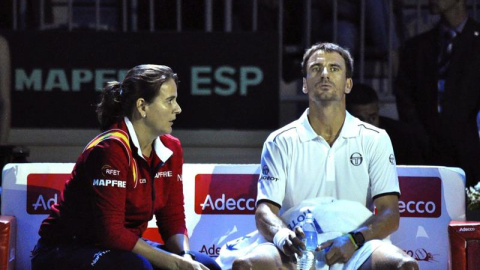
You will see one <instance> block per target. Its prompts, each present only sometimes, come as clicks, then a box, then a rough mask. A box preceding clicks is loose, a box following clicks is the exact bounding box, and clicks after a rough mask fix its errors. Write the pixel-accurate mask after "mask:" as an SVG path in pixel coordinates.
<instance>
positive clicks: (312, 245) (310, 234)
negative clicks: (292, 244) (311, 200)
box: [297, 213, 318, 270]
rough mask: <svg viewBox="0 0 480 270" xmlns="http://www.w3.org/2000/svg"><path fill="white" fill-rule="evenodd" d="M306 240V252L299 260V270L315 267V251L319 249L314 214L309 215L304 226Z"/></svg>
mask: <svg viewBox="0 0 480 270" xmlns="http://www.w3.org/2000/svg"><path fill="white" fill-rule="evenodd" d="M302 229H303V233H305V238H303V239H302V240H303V243H304V244H305V247H306V248H305V250H304V251H303V253H302V256H301V257H300V258H298V260H297V270H309V269H311V268H312V266H313V265H315V254H314V252H315V249H316V248H317V244H318V242H317V241H318V240H317V230H315V224H313V215H312V213H307V215H306V219H305V223H304V224H303V226H302Z"/></svg>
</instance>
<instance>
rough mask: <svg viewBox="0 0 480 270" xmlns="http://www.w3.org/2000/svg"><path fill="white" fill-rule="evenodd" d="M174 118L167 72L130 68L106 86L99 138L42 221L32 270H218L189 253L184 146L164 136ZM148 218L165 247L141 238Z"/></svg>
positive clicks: (173, 85) (173, 81)
mask: <svg viewBox="0 0 480 270" xmlns="http://www.w3.org/2000/svg"><path fill="white" fill-rule="evenodd" d="M180 112H181V108H180V106H179V105H178V103H177V75H176V74H175V73H173V71H172V70H171V69H170V68H169V67H167V66H160V65H140V66H136V67H134V68H133V69H131V70H130V71H129V72H128V73H127V75H126V77H125V79H124V80H123V82H122V83H119V82H111V83H109V84H108V85H107V86H106V87H105V89H104V90H103V94H102V100H101V102H100V103H99V104H98V105H97V114H98V119H99V121H100V125H101V128H102V130H103V131H104V132H103V133H101V134H100V135H98V136H97V137H96V138H94V139H93V140H92V141H91V142H90V143H89V144H88V145H87V146H86V147H85V149H84V151H83V153H82V154H81V155H80V157H79V158H78V160H77V163H76V164H75V167H74V169H73V172H72V174H71V177H70V179H69V180H68V181H67V182H66V185H65V190H64V192H63V196H62V198H61V199H60V202H59V204H57V205H54V206H52V212H51V214H50V216H49V217H48V218H47V219H45V220H44V221H43V223H42V225H41V227H40V230H39V234H40V236H41V238H40V240H39V241H38V244H37V246H36V247H35V250H34V251H33V258H32V269H68V270H73V269H207V267H206V266H208V267H209V268H211V269H220V268H219V267H218V265H217V264H216V263H215V261H214V260H213V259H211V258H210V257H208V256H207V255H205V254H202V253H199V252H192V251H189V244H188V236H187V235H188V234H187V228H186V225H185V214H184V202H183V189H182V181H178V179H181V175H182V165H183V154H182V148H181V146H180V142H179V140H178V139H176V138H175V137H173V136H171V135H168V134H169V133H171V132H172V125H173V122H174V120H175V118H176V117H177V115H178V114H179V113H180ZM153 215H155V218H156V222H157V226H158V229H159V232H160V234H161V236H162V239H164V240H165V245H162V246H160V245H159V244H157V243H154V242H150V241H148V240H144V239H142V238H141V236H142V234H143V232H144V231H145V229H146V228H147V224H148V221H149V220H150V219H151V218H152V217H153ZM195 260H196V261H195Z"/></svg>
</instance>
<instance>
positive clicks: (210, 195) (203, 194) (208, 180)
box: [195, 174, 258, 214]
mask: <svg viewBox="0 0 480 270" xmlns="http://www.w3.org/2000/svg"><path fill="white" fill-rule="evenodd" d="M257 181H258V174H197V175H196V176H195V213H197V214H254V213H255V200H256V197H257Z"/></svg>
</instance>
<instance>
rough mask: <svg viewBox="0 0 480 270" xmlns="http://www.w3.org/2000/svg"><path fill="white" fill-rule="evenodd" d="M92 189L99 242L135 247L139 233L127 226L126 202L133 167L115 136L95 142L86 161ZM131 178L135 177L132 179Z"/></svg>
mask: <svg viewBox="0 0 480 270" xmlns="http://www.w3.org/2000/svg"><path fill="white" fill-rule="evenodd" d="M85 171H86V178H87V180H88V181H91V182H92V185H91V186H92V189H93V192H92V194H93V198H92V201H93V211H94V214H93V220H92V226H93V228H92V229H93V230H95V232H96V239H98V241H99V244H100V245H102V246H105V247H107V248H114V249H121V250H132V249H133V247H134V246H135V244H136V242H137V241H138V238H139V237H138V236H137V235H135V234H134V233H133V232H131V231H130V230H128V229H127V228H125V225H124V224H125V211H126V209H125V202H126V196H127V188H128V187H127V185H129V184H133V183H129V181H128V179H129V175H131V173H132V172H131V169H130V166H129V162H128V155H127V152H126V150H125V149H124V146H123V145H121V144H120V143H119V142H116V141H114V140H108V142H102V143H101V144H99V145H97V146H95V147H94V148H93V149H92V151H91V152H90V154H89V155H88V158H87V160H86V163H85ZM130 182H132V181H130Z"/></svg>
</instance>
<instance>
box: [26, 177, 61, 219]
mask: <svg viewBox="0 0 480 270" xmlns="http://www.w3.org/2000/svg"><path fill="white" fill-rule="evenodd" d="M69 177H70V174H47V173H45V174H36V173H32V174H29V175H28V176H27V213H29V214H31V215H44V214H49V213H50V207H51V206H52V205H53V204H55V203H57V202H58V199H59V198H60V194H62V191H63V188H64V187H65V181H66V180H67V179H68V178H69Z"/></svg>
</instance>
